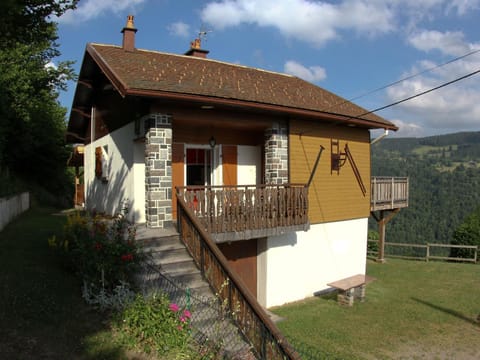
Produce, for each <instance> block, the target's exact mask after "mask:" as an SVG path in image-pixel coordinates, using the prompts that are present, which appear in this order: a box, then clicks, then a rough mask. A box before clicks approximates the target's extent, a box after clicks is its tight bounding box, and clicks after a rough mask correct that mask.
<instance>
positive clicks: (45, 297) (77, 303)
mask: <svg viewBox="0 0 480 360" xmlns="http://www.w3.org/2000/svg"><path fill="white" fill-rule="evenodd" d="M54 211H55V210H54V209H44V208H34V209H31V210H29V211H27V212H26V213H24V214H23V215H21V216H20V217H18V218H17V219H16V220H14V221H13V222H12V223H10V224H9V225H8V226H7V227H6V228H5V229H4V230H3V231H2V232H0V255H1V256H0V293H1V294H2V295H1V296H0V349H1V356H0V357H1V358H2V359H122V358H123V359H125V358H127V356H126V355H125V353H124V351H123V349H122V348H121V347H119V346H117V345H116V344H115V342H114V341H113V340H112V331H111V329H110V321H109V317H108V316H107V315H102V314H99V313H98V312H96V311H93V310H92V309H91V308H89V307H88V306H87V305H86V304H85V302H84V301H83V299H82V297H81V283H80V281H79V280H78V279H77V278H76V277H75V276H74V275H73V274H72V273H71V272H70V271H68V270H67V269H66V268H65V266H63V264H62V261H61V259H60V258H59V256H58V254H56V253H55V252H53V251H52V249H50V248H49V246H48V238H49V237H51V236H53V235H56V236H57V237H59V236H61V235H62V232H63V225H64V224H65V221H66V218H65V216H52V213H53V212H54Z"/></svg>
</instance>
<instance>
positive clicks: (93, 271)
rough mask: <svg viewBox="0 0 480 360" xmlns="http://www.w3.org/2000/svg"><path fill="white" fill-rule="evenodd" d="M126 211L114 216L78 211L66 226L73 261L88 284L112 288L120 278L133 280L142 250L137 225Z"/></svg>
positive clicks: (75, 267)
mask: <svg viewBox="0 0 480 360" xmlns="http://www.w3.org/2000/svg"><path fill="white" fill-rule="evenodd" d="M125 215H126V210H125V211H124V214H120V215H117V216H115V217H113V218H106V217H102V216H100V215H95V216H93V215H90V214H88V213H86V214H80V213H78V212H77V213H74V214H73V215H70V216H69V217H68V219H67V224H66V225H65V229H64V238H65V240H64V241H65V242H68V244H69V246H68V251H66V254H67V257H68V259H69V264H70V266H71V267H72V268H73V270H74V271H75V272H76V273H77V274H78V275H79V276H80V277H81V278H82V279H83V280H84V282H85V283H86V284H88V286H91V287H93V288H98V289H100V288H102V289H104V290H105V289H106V290H107V291H112V290H113V289H114V288H115V286H117V285H118V284H119V283H120V282H126V283H130V282H131V277H132V275H133V272H134V270H135V268H136V267H137V266H138V265H139V263H140V261H141V260H142V252H141V248H140V246H139V245H138V243H137V242H136V241H135V236H136V229H135V227H134V225H133V224H131V223H130V222H128V220H127V219H126V216H125Z"/></svg>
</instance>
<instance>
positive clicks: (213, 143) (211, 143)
mask: <svg viewBox="0 0 480 360" xmlns="http://www.w3.org/2000/svg"><path fill="white" fill-rule="evenodd" d="M208 143H209V144H210V147H211V148H212V149H213V148H214V147H215V145H217V140H215V138H214V137H213V136H212V137H211V138H210V140H208Z"/></svg>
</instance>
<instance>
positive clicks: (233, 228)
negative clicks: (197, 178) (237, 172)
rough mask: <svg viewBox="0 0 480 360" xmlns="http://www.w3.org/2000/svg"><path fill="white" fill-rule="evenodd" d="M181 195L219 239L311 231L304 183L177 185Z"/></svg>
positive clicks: (220, 240)
mask: <svg viewBox="0 0 480 360" xmlns="http://www.w3.org/2000/svg"><path fill="white" fill-rule="evenodd" d="M177 196H178V197H180V198H182V199H183V200H184V201H185V203H186V205H187V207H188V208H190V209H191V210H192V211H193V213H194V214H195V216H197V218H198V219H199V221H200V222H201V224H202V225H203V226H204V229H205V230H206V231H208V232H209V233H210V234H212V236H213V238H214V240H215V241H216V242H224V241H234V240H245V239H251V238H258V237H264V236H272V235H279V234H283V233H285V232H288V231H298V230H305V231H306V230H308V229H309V227H310V225H309V221H308V188H307V187H306V186H305V185H295V184H283V185H241V186H240V185H239V186H207V187H205V186H188V187H178V188H177Z"/></svg>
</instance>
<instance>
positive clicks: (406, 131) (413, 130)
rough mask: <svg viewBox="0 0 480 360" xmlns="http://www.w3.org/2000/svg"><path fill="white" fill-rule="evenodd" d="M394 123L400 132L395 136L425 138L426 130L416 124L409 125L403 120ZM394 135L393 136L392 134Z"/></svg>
mask: <svg viewBox="0 0 480 360" xmlns="http://www.w3.org/2000/svg"><path fill="white" fill-rule="evenodd" d="M392 122H393V123H394V124H395V125H397V126H398V130H397V131H396V132H395V133H394V136H398V137H423V136H425V131H424V129H423V128H422V127H421V126H419V125H418V124H415V123H407V122H404V121H402V120H399V119H396V120H392ZM392 135H393V134H392Z"/></svg>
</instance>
